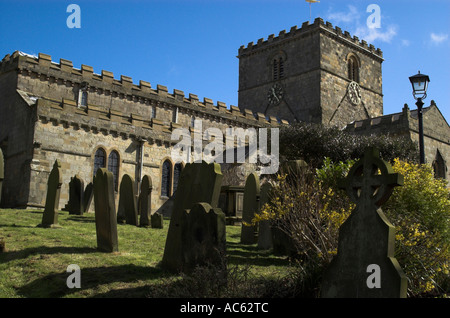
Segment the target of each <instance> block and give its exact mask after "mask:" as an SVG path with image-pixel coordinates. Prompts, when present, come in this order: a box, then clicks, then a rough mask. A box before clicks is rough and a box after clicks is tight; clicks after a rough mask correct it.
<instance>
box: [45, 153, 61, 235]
mask: <svg viewBox="0 0 450 318" xmlns="http://www.w3.org/2000/svg"><path fill="white" fill-rule="evenodd" d="M61 185H62V174H61V164H60V163H59V161H58V160H56V161H55V163H54V164H53V169H52V171H51V172H50V176H49V177H48V183H47V197H46V200H45V209H44V214H43V215H42V223H41V226H42V227H58V207H59V197H60V193H61Z"/></svg>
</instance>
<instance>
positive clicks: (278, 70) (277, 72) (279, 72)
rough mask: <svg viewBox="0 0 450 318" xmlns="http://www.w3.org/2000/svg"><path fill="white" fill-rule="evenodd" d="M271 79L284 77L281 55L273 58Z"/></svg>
mask: <svg viewBox="0 0 450 318" xmlns="http://www.w3.org/2000/svg"><path fill="white" fill-rule="evenodd" d="M272 64H273V80H274V81H277V80H280V79H282V78H284V60H283V58H282V57H276V58H274V59H273V62H272Z"/></svg>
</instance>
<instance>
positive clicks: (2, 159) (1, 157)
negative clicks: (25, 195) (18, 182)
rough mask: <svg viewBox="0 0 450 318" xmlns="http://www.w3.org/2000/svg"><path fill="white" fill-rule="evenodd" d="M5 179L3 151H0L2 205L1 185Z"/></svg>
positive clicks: (0, 185) (0, 196) (0, 186)
mask: <svg viewBox="0 0 450 318" xmlns="http://www.w3.org/2000/svg"><path fill="white" fill-rule="evenodd" d="M4 178H5V162H4V158H3V151H2V150H1V149H0V203H2V185H3V179H4Z"/></svg>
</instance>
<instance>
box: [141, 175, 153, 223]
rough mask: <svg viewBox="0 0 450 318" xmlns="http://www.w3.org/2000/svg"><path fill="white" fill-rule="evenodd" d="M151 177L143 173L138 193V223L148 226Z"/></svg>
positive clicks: (150, 210) (150, 204) (150, 206)
mask: <svg viewBox="0 0 450 318" xmlns="http://www.w3.org/2000/svg"><path fill="white" fill-rule="evenodd" d="M152 188H153V187H152V179H151V178H150V176H148V175H145V176H144V177H143V178H142V182H141V192H140V193H139V225H140V226H150V225H151V216H152Z"/></svg>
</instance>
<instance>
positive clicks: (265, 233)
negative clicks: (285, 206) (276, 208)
mask: <svg viewBox="0 0 450 318" xmlns="http://www.w3.org/2000/svg"><path fill="white" fill-rule="evenodd" d="M271 189H272V185H271V184H270V183H269V182H266V183H264V184H263V185H262V186H261V194H260V201H259V202H260V208H261V209H262V208H263V206H264V205H265V204H266V203H268V202H269V195H270V190H271ZM272 247H273V240H272V229H271V226H270V220H264V221H260V222H259V228H258V248H259V249H262V250H268V249H271V248H272Z"/></svg>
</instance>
